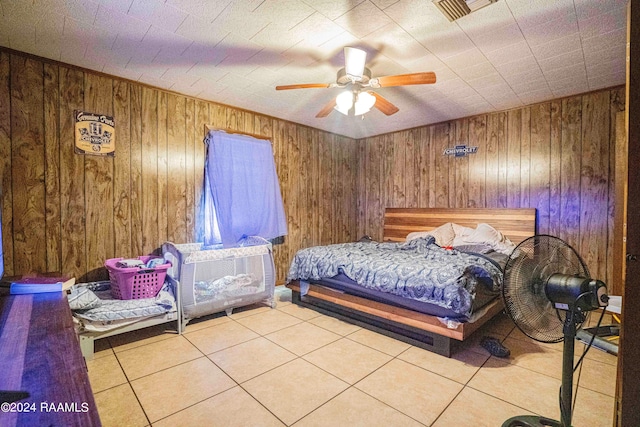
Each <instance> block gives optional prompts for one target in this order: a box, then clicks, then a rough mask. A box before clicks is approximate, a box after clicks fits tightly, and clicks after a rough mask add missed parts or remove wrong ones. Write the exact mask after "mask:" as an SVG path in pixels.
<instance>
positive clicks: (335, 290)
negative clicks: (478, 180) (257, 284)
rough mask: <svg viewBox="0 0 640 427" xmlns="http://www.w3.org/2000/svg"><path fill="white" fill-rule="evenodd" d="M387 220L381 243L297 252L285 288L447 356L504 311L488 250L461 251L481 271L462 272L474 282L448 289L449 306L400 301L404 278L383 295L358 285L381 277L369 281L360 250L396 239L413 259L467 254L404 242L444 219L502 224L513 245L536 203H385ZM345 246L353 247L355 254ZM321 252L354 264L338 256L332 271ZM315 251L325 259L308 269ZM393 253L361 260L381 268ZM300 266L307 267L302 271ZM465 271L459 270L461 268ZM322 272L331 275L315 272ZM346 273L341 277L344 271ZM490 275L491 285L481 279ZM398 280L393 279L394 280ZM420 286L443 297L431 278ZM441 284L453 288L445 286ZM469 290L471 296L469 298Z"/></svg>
mask: <svg viewBox="0 0 640 427" xmlns="http://www.w3.org/2000/svg"><path fill="white" fill-rule="evenodd" d="M384 221H385V222H384V237H383V240H384V242H381V243H373V244H374V245H376V248H374V247H369V246H367V243H354V244H351V245H353V246H349V244H347V245H346V246H341V245H337V246H338V255H330V256H329V255H326V253H325V252H324V249H322V248H318V249H316V248H305V249H302V250H301V251H299V252H298V253H297V254H296V257H295V258H294V260H293V261H292V265H291V268H290V271H289V275H288V283H287V287H288V288H290V289H291V290H292V301H293V302H294V303H295V304H298V305H300V306H303V307H308V308H312V309H315V310H317V311H320V312H323V313H325V314H329V315H332V316H334V317H338V318H340V319H343V320H347V321H350V322H352V323H355V324H358V325H360V326H363V327H366V328H369V329H372V330H375V331H377V332H381V333H384V334H386V335H389V336H392V337H394V338H397V339H400V340H403V341H405V342H408V343H410V344H413V345H416V346H419V347H421V348H425V349H427V350H430V351H433V352H436V353H438V354H442V355H445V356H447V357H449V356H451V354H452V350H453V349H454V348H455V345H456V343H458V342H461V341H464V340H465V339H467V338H468V337H469V336H470V335H471V334H472V333H473V332H474V331H476V330H477V329H478V328H480V327H481V326H482V325H483V324H484V323H486V322H487V321H488V320H489V319H491V318H492V317H493V316H495V315H496V314H498V313H499V312H500V311H501V310H502V308H503V307H502V301H501V299H500V298H499V281H500V280H501V271H500V268H499V267H498V268H497V270H496V265H493V266H491V265H490V264H495V262H494V261H491V260H490V261H491V262H489V261H487V260H485V259H484V258H486V255H487V254H478V253H475V252H474V251H468V252H467V253H463V254H461V255H460V257H462V258H465V257H467V258H469V259H472V260H473V262H475V263H476V264H477V265H476V264H474V268H473V269H471V270H472V271H473V272H474V274H475V272H476V270H477V271H478V274H477V276H478V277H471V278H470V279H469V278H466V277H465V280H471V282H468V283H467V282H465V283H464V284H463V285H462V287H463V288H465V289H466V290H467V291H468V292H467V291H464V292H460V291H457V290H454V291H453V294H452V293H451V292H449V294H450V295H453V297H452V298H450V299H449V300H447V301H446V304H445V302H444V301H443V302H442V303H440V302H439V300H438V301H435V302H432V300H430V299H426V298H425V299H424V300H423V301H418V302H419V303H420V304H416V303H415V301H413V302H409V303H407V301H404V300H403V298H402V297H403V293H406V292H409V288H408V287H405V286H404V284H405V282H400V281H398V282H397V284H395V285H394V284H393V283H391V284H390V285H389V286H390V288H389V290H386V289H383V290H384V292H382V295H381V293H380V291H379V290H377V293H376V292H369V289H364V290H363V288H368V287H369V286H368V283H369V282H371V281H375V280H378V279H375V278H374V279H371V276H374V275H373V274H372V273H367V272H365V273H363V272H362V271H365V270H363V269H362V268H361V265H362V264H363V263H365V261H363V260H365V259H366V258H365V256H367V255H368V253H369V252H377V251H382V252H385V251H386V250H387V249H389V248H390V247H391V246H394V245H395V246H400V247H401V248H400V249H401V250H404V251H406V252H408V253H411V256H413V257H414V264H415V263H416V262H415V259H419V258H420V257H421V256H422V257H427V258H445V257H446V256H448V253H452V254H453V253H454V252H456V253H457V252H464V251H458V250H452V251H449V250H448V248H446V249H445V248H441V247H439V246H438V245H433V243H434V242H433V237H431V236H420V238H418V239H416V240H412V241H411V242H408V243H404V244H403V243H402V242H404V241H405V239H406V237H407V235H408V234H409V233H414V232H423V233H424V234H429V232H431V233H434V232H436V231H437V230H439V229H441V226H442V225H443V224H447V223H455V224H457V225H458V226H461V227H470V228H475V227H478V224H488V226H490V227H489V228H491V227H493V228H495V229H497V230H499V231H500V232H501V233H502V234H503V235H504V236H506V237H507V238H508V239H509V240H510V241H511V242H512V243H513V244H518V243H519V242H521V241H522V240H524V239H526V238H527V237H530V236H532V235H534V234H535V232H536V211H535V209H479V208H477V209H476V208H465V209H445V208H420V209H403V208H388V209H386V211H385V216H384ZM478 228H479V227H478ZM332 246H334V245H332ZM350 248H353V250H352V252H350V250H351V249H350ZM392 249H393V250H396V249H397V248H392ZM471 249H473V248H471ZM478 252H480V251H478ZM482 252H484V251H482ZM326 256H329V257H337V258H338V259H339V260H342V259H345V258H349V262H351V263H353V264H354V265H356V267H343V266H345V265H347V264H344V263H341V261H340V262H339V263H338V264H339V265H340V266H341V267H340V268H339V269H338V270H335V267H327V265H328V264H329V263H328V261H326V260H327V259H333V258H324V257H326ZM456 256H458V255H456ZM313 257H316V258H323V259H325V261H321V262H318V268H315V267H314V268H311V269H309V268H308V265H307V264H306V263H308V262H310V261H309V260H310V259H311V258H313ZM394 257H395V255H394V256H387V255H386V252H385V255H384V257H383V258H382V259H376V260H375V261H374V260H372V261H366V263H371V264H376V263H377V264H380V265H381V266H382V268H392V267H393V268H400V267H395V266H391V263H392V262H395V258H394ZM415 257H418V258H415ZM505 259H506V257H505ZM456 262H458V261H456ZM300 265H303V267H301V266H300ZM305 268H306V269H307V270H310V271H311V273H301V271H303V270H305ZM406 269H410V268H409V267H406V268H405V269H402V270H401V271H405V270H406ZM345 270H346V271H345ZM468 270H469V269H467V270H464V271H465V274H466V272H467V271H468ZM496 271H498V273H496ZM324 273H327V274H328V276H324V277H320V276H322V274H324ZM334 273H336V274H334ZM434 274H437V273H434ZM345 275H346V276H347V277H346V279H347V280H346V281H345V277H343V276H345ZM443 275H444V273H443ZM497 275H499V277H497ZM296 276H301V277H296ZM312 276H313V277H312ZM348 276H351V277H348ZM400 276H402V277H404V273H399V275H398V277H400ZM445 276H446V275H445ZM382 277H384V276H382ZM407 277H408V278H407V279H406V280H407V281H409V280H415V279H413V278H411V277H410V276H407ZM488 278H490V279H491V280H492V281H494V283H492V284H485V282H486V280H487V279H488ZM395 280H396V279H395V278H394V279H393V280H392V282H395ZM446 280H449V278H446ZM451 280H453V279H451ZM474 281H475V282H474ZM356 282H357V283H356ZM476 282H483V285H482V286H479V285H478V283H476ZM399 284H402V286H400V285H399ZM485 285H486V286H485ZM441 287H442V288H443V289H444V288H445V287H444V286H441ZM382 288H384V283H383V284H382ZM422 288H426V289H427V290H431V291H429V292H431V293H429V298H434V297H435V296H437V297H438V298H440V297H442V294H443V293H445V292H444V291H440V290H439V287H438V286H435V287H434V286H433V285H431V284H429V283H423V286H422ZM446 289H450V288H448V287H446ZM451 289H453V288H451ZM476 291H477V292H476ZM393 292H395V293H393ZM422 292H423V291H422V290H421V291H420V292H419V293H418V294H419V295H418V296H419V297H422V295H421V293H422ZM456 292H458V293H457V294H456ZM411 293H412V295H411V296H412V297H414V298H415V296H416V295H415V294H416V292H415V291H411ZM470 293H471V296H469V294H470ZM390 294H391V295H390ZM418 299H420V298H418ZM469 299H470V300H471V301H469ZM469 303H471V304H472V305H469Z"/></svg>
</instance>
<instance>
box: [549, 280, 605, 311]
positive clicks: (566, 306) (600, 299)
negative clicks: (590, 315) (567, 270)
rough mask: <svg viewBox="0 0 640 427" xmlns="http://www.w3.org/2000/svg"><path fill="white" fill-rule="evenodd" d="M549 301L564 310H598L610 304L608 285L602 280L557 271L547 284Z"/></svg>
mask: <svg viewBox="0 0 640 427" xmlns="http://www.w3.org/2000/svg"><path fill="white" fill-rule="evenodd" d="M545 293H546V295H547V298H548V299H549V301H551V302H552V303H553V304H554V305H555V307H556V308H559V309H562V310H570V309H571V308H573V307H575V309H577V310H580V311H591V310H597V309H598V308H602V307H606V306H607V305H608V301H609V296H608V295H607V286H606V285H605V284H604V283H603V282H602V281H600V280H595V279H590V278H586V277H581V276H575V275H569V274H561V273H555V274H552V275H551V276H549V278H548V279H547V284H546V286H545Z"/></svg>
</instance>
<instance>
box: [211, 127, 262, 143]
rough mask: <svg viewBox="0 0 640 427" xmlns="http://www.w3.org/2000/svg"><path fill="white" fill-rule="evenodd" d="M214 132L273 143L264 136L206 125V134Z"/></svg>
mask: <svg viewBox="0 0 640 427" xmlns="http://www.w3.org/2000/svg"><path fill="white" fill-rule="evenodd" d="M212 130H213V131H216V130H221V131H223V132H226V133H232V134H236V135H245V136H250V137H252V138H255V139H262V140H265V141H269V142H271V139H270V138H269V137H267V136H264V135H258V134H257V133H251V132H242V131H239V130H233V129H228V128H227V129H218V128H215V127H213V126H211V125H207V124H205V125H204V132H205V133H209V131H212Z"/></svg>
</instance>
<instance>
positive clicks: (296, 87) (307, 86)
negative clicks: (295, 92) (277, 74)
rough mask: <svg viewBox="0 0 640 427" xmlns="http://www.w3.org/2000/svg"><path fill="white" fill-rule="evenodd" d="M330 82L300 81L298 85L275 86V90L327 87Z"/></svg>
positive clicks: (329, 85)
mask: <svg viewBox="0 0 640 427" xmlns="http://www.w3.org/2000/svg"><path fill="white" fill-rule="evenodd" d="M328 87H331V83H302V84H298V85H284V86H276V90H289V89H312V88H328Z"/></svg>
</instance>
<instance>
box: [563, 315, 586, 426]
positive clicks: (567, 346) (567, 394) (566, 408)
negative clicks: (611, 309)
mask: <svg viewBox="0 0 640 427" xmlns="http://www.w3.org/2000/svg"><path fill="white" fill-rule="evenodd" d="M583 321H584V314H583V313H582V312H580V311H576V310H575V308H573V307H572V309H571V310H568V311H567V317H566V318H565V320H564V327H563V331H562V332H563V333H564V346H563V350H564V351H563V352H562V393H561V396H560V421H561V424H562V427H571V415H572V413H571V410H572V408H571V405H572V400H573V355H574V352H575V344H576V329H577V328H576V325H577V324H578V323H582V322H583Z"/></svg>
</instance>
